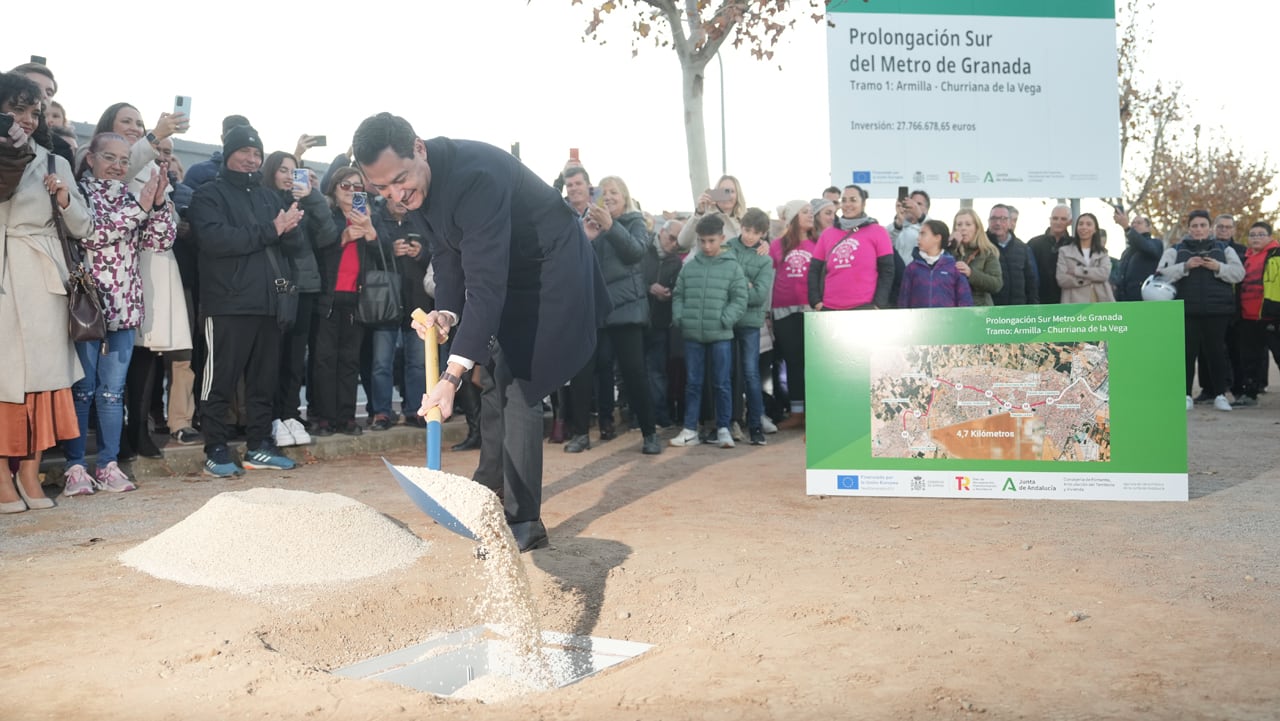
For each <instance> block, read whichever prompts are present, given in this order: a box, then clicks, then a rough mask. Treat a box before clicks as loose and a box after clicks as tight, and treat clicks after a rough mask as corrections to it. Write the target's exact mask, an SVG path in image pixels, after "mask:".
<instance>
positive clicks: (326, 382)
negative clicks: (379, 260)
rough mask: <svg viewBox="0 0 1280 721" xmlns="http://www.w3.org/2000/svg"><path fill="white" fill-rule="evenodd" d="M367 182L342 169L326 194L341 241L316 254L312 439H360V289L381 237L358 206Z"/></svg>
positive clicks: (312, 345) (332, 180)
mask: <svg viewBox="0 0 1280 721" xmlns="http://www.w3.org/2000/svg"><path fill="white" fill-rule="evenodd" d="M364 192H365V190H364V178H363V176H361V175H360V171H359V170H356V169H355V168H340V169H338V170H336V171H334V173H333V175H332V176H330V178H329V187H328V188H327V190H326V192H325V195H326V196H328V198H329V206H330V208H331V211H330V213H331V215H332V217H333V222H334V226H335V228H341V231H340V233H339V235H338V242H337V243H334V244H332V245H330V246H328V247H326V248H324V249H322V250H319V251H318V252H317V255H316V260H317V261H319V265H320V279H321V281H320V282H321V285H320V295H319V297H318V298H317V299H316V308H315V317H314V318H313V319H312V321H313V323H314V327H315V334H314V335H315V337H314V338H313V339H312V343H311V349H312V354H311V384H312V391H311V400H312V405H311V407H310V408H309V409H308V412H307V415H308V417H309V418H310V419H311V420H312V421H313V423H312V426H311V435H315V436H331V435H333V434H334V433H335V432H337V433H346V434H347V435H351V436H358V435H360V434H361V433H363V432H364V431H363V430H362V429H361V428H360V426H359V425H358V424H357V423H356V383H357V381H358V380H359V377H360V345H361V343H362V341H363V339H364V328H363V327H362V326H361V325H360V324H359V323H358V322H356V294H357V291H358V290H359V287H360V267H361V263H362V260H363V259H362V257H361V256H362V250H363V248H364V245H365V244H366V243H370V242H376V241H377V239H378V233H377V231H375V230H374V228H373V221H372V220H371V219H370V216H369V213H368V205H367V204H366V205H365V206H364V208H365V211H366V212H364V213H361V212H360V211H358V210H356V209H355V208H354V205H353V201H354V199H355V194H356V193H364Z"/></svg>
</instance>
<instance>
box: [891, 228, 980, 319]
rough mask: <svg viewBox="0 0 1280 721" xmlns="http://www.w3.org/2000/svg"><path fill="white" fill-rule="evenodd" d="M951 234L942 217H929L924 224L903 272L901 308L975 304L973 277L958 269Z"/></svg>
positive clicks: (899, 305) (950, 306)
mask: <svg viewBox="0 0 1280 721" xmlns="http://www.w3.org/2000/svg"><path fill="white" fill-rule="evenodd" d="M950 242H951V234H950V231H949V230H948V229H947V224H946V223H944V222H942V221H941V220H926V221H925V222H924V225H922V226H921V227H920V237H919V240H918V241H917V246H916V248H915V249H914V250H912V251H911V263H909V264H908V265H907V269H906V271H905V272H903V274H902V288H901V290H900V291H899V293H898V307H900V308H956V307H959V306H967V305H973V292H972V291H971V290H970V289H969V279H968V278H965V277H964V275H963V274H961V273H960V271H958V270H956V261H955V258H953V257H951V255H950V254H949V253H947V246H948V245H949V244H950Z"/></svg>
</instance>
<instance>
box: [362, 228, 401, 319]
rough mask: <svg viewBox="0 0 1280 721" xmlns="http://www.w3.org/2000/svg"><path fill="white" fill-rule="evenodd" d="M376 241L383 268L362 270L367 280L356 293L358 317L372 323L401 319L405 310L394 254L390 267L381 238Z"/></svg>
mask: <svg viewBox="0 0 1280 721" xmlns="http://www.w3.org/2000/svg"><path fill="white" fill-rule="evenodd" d="M374 242H375V243H377V245H378V254H379V255H380V256H381V257H382V269H380V270H366V271H364V273H363V274H362V275H363V277H364V280H363V281H362V282H361V283H360V288H359V289H358V291H357V293H356V320H357V321H359V323H360V324H361V325H369V326H372V325H391V324H393V323H399V322H400V318H401V317H402V316H403V313H404V310H403V309H402V308H401V306H400V303H401V296H400V282H401V278H400V271H399V269H397V268H396V262H395V255H392V256H391V265H390V267H388V265H387V254H386V250H385V249H384V248H383V247H382V242H381V241H374Z"/></svg>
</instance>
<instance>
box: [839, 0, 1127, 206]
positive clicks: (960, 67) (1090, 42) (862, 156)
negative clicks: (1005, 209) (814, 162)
mask: <svg viewBox="0 0 1280 721" xmlns="http://www.w3.org/2000/svg"><path fill="white" fill-rule="evenodd" d="M827 9H828V13H829V14H828V17H829V19H830V20H831V22H832V23H833V26H832V27H830V28H829V32H828V36H827V57H828V64H829V83H830V90H829V92H830V98H831V168H832V170H831V175H832V181H833V184H835V185H838V186H844V185H846V184H848V183H857V184H858V185H860V186H862V187H863V188H864V189H866V190H867V191H869V192H870V193H871V194H872V195H873V196H875V197H881V198H885V197H893V194H894V193H896V191H897V187H898V186H903V185H906V186H910V187H911V188H923V189H925V190H927V191H928V192H929V193H930V195H932V196H933V197H935V198H991V197H1008V198H1018V197H1025V198H1046V197H1104V196H1114V195H1118V194H1119V192H1120V138H1119V133H1120V126H1119V123H1120V120H1119V112H1118V107H1117V99H1118V95H1117V93H1118V90H1117V84H1116V73H1117V71H1116V27H1115V8H1114V6H1113V5H1112V4H1111V2H1110V0H1107V1H1106V2H1101V1H1099V0H1074V1H1071V0H1036V1H1035V2H1027V1H1026V0H837V1H836V2H833V3H831V4H830V6H828V8H827Z"/></svg>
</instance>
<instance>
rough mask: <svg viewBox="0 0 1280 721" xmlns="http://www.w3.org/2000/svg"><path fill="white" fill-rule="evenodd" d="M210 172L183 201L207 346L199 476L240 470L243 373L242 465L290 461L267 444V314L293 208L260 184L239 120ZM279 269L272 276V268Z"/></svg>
mask: <svg viewBox="0 0 1280 721" xmlns="http://www.w3.org/2000/svg"><path fill="white" fill-rule="evenodd" d="M222 157H223V166H222V168H221V170H219V172H218V177H217V178H216V179H215V180H213V181H211V182H208V183H206V184H204V185H202V186H200V188H199V189H198V190H196V192H195V194H194V195H193V196H192V198H191V207H190V208H189V209H188V210H187V220H188V221H189V222H190V223H191V229H192V232H193V233H194V235H195V237H196V242H197V245H198V248H199V273H200V307H201V315H202V317H203V318H204V336H205V342H206V343H207V344H208V347H209V355H208V358H207V359H206V364H205V371H204V382H203V387H202V388H201V399H202V400H203V403H202V404H201V407H200V417H201V423H202V425H201V430H202V431H203V432H204V437H205V473H206V474H208V475H211V476H214V477H216V478H226V477H229V476H235V475H240V474H241V473H242V472H243V471H241V470H240V469H239V468H238V467H237V466H236V464H235V462H234V461H233V459H232V458H231V453H230V450H229V449H228V448H227V441H229V440H230V439H231V437H232V431H231V428H230V427H229V426H228V424H227V410H228V407H229V405H230V402H231V399H232V398H233V397H234V395H235V392H236V384H237V383H238V382H239V380H240V378H242V377H243V378H244V379H245V409H246V413H247V415H248V418H247V421H248V422H247V425H246V432H247V435H248V445H247V449H246V452H245V456H244V467H245V468H248V469H282V470H287V469H289V468H292V467H293V462H292V461H290V460H289V459H288V458H286V457H284V456H283V455H282V454H281V452H280V451H279V449H277V448H276V447H275V445H274V443H273V442H272V436H271V419H272V418H273V415H272V412H273V409H272V402H273V399H274V397H275V388H276V385H277V381H278V380H279V354H280V333H281V329H280V326H279V324H278V323H277V319H276V309H277V279H279V278H281V277H282V276H284V277H287V274H288V272H289V270H288V268H289V265H288V261H287V257H286V254H285V253H284V252H283V249H282V248H281V247H280V246H281V244H282V243H283V244H287V245H291V246H292V245H297V244H300V243H301V242H303V238H302V236H301V234H300V233H298V232H297V231H296V228H297V227H298V223H299V221H301V220H302V211H301V210H299V209H298V207H297V204H296V203H295V204H294V205H293V206H291V207H290V208H289V209H288V210H287V211H286V210H281V209H280V204H279V202H278V200H277V199H276V198H275V197H274V196H273V194H272V193H271V192H270V191H269V190H267V189H266V188H263V187H262V185H261V181H262V174H261V173H260V172H259V168H261V167H262V141H261V140H260V139H259V138H258V133H257V131H256V130H254V129H253V128H252V127H250V126H248V125H240V126H236V127H234V128H232V129H231V130H229V131H228V132H227V133H225V134H224V136H223V147H222ZM272 260H274V261H275V265H276V266H278V267H279V268H280V271H279V272H277V271H276V269H275V268H274V267H273V264H272Z"/></svg>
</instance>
